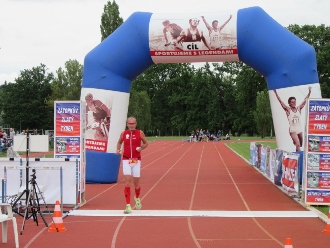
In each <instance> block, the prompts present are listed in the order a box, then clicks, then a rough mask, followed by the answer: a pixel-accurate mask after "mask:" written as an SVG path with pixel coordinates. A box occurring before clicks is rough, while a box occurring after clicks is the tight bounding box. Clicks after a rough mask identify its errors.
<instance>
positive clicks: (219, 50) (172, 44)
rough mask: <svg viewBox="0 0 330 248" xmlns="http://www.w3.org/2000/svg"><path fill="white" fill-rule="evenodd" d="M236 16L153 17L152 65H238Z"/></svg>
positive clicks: (157, 15) (188, 15)
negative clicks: (212, 63)
mask: <svg viewBox="0 0 330 248" xmlns="http://www.w3.org/2000/svg"><path fill="white" fill-rule="evenodd" d="M236 14H237V12H228V11H226V12H219V13H197V14H173V13H172V14H153V15H152V16H151V19H150V24H149V47H150V55H151V58H152V60H153V62H154V63H184V62H224V61H239V58H238V50H237V31H236V19H237V16H236Z"/></svg>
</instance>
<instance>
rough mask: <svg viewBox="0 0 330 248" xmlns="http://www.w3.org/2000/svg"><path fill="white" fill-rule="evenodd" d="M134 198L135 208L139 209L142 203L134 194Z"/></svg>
mask: <svg viewBox="0 0 330 248" xmlns="http://www.w3.org/2000/svg"><path fill="white" fill-rule="evenodd" d="M134 200H135V208H136V209H138V210H139V209H141V208H142V204H141V200H140V198H136V197H135V196H134Z"/></svg>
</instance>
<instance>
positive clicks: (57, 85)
mask: <svg viewBox="0 0 330 248" xmlns="http://www.w3.org/2000/svg"><path fill="white" fill-rule="evenodd" d="M82 73H83V66H82V65H81V64H79V62H78V61H77V60H69V61H67V62H65V70H63V69H62V68H61V67H60V68H59V69H58V70H57V71H56V74H57V78H55V79H54V80H53V81H52V82H51V89H52V94H51V95H50V96H49V97H47V100H46V103H47V104H48V106H50V107H53V106H54V101H61V100H79V99H80V93H81V82H82Z"/></svg>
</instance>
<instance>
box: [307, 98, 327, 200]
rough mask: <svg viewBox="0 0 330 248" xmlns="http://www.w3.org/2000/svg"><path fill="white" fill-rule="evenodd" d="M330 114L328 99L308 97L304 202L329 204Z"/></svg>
mask: <svg viewBox="0 0 330 248" xmlns="http://www.w3.org/2000/svg"><path fill="white" fill-rule="evenodd" d="M329 114H330V100H329V99H310V100H309V101H308V113H307V121H308V124H307V138H308V143H307V145H306V146H307V151H308V152H307V153H306V154H305V168H306V170H305V174H304V180H303V181H304V186H305V189H306V191H305V202H306V203H307V204H319V205H329V204H330V121H329V119H328V116H329Z"/></svg>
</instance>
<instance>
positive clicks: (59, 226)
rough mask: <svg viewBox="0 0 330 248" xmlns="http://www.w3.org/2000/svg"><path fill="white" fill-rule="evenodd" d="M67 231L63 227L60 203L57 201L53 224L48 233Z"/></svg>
mask: <svg viewBox="0 0 330 248" xmlns="http://www.w3.org/2000/svg"><path fill="white" fill-rule="evenodd" d="M65 231H66V228H65V227H64V225H63V219H62V211H61V207H60V202H59V201H56V203H55V209H54V217H53V222H52V225H51V226H50V227H49V229H48V232H65Z"/></svg>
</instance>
